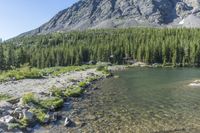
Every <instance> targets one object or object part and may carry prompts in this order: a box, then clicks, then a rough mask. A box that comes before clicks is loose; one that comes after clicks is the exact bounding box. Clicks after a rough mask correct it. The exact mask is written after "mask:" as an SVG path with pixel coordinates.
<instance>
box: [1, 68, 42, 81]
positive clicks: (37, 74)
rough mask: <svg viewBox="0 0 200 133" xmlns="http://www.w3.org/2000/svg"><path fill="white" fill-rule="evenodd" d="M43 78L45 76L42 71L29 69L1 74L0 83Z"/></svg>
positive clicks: (19, 69)
mask: <svg viewBox="0 0 200 133" xmlns="http://www.w3.org/2000/svg"><path fill="white" fill-rule="evenodd" d="M42 77H43V74H42V73H41V71H40V69H37V68H29V67H23V68H18V69H14V70H9V71H3V72H0V82H3V81H8V80H11V79H13V80H20V79H25V78H29V79H35V78H42Z"/></svg>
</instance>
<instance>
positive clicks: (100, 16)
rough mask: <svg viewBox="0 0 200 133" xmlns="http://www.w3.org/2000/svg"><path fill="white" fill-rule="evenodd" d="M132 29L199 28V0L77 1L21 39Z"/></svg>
mask: <svg viewBox="0 0 200 133" xmlns="http://www.w3.org/2000/svg"><path fill="white" fill-rule="evenodd" d="M135 26H145V27H146V26H150V27H181V26H183V27H200V0H80V1H79V2H77V3H75V4H74V5H72V6H71V7H69V8H67V9H65V10H62V11H60V12H59V13H58V14H56V15H55V16H54V17H53V18H52V19H51V20H50V21H49V22H47V23H45V24H43V25H42V26H40V27H39V28H37V29H35V30H32V31H29V32H26V33H23V34H21V36H27V35H38V34H47V33H51V32H61V31H71V30H85V29H96V28H126V27H135Z"/></svg>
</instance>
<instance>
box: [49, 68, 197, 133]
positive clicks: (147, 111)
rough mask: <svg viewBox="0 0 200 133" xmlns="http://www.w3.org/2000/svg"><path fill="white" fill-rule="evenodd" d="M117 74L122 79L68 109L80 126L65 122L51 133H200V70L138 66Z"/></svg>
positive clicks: (107, 83) (100, 85)
mask: <svg viewBox="0 0 200 133" xmlns="http://www.w3.org/2000/svg"><path fill="white" fill-rule="evenodd" d="M115 75H119V77H120V78H109V79H106V80H103V81H99V82H98V83H97V86H98V88H99V89H97V90H95V91H89V92H88V93H87V94H86V96H85V97H84V98H82V99H77V102H74V103H72V110H73V111H71V112H70V111H63V115H64V116H67V115H69V114H70V115H71V118H72V120H73V121H74V122H75V125H74V127H71V128H68V129H67V128H64V127H63V125H62V122H61V124H58V125H54V126H50V127H48V131H49V132H75V133H79V132H80V133H82V132H86V133H90V132H91V133H93V132H94V133H96V132H100V133H104V132H105V133H107V132H108V133H110V132H113V133H116V132H117V133H118V132H121V133H129V132H130V133H200V87H190V86H188V84H189V83H190V82H192V81H194V80H196V79H200V69H196V68H183V69H181V68H178V69H172V68H165V69H163V68H133V69H128V70H126V71H120V72H117V73H115ZM45 130H46V129H45ZM46 131H47V130H46Z"/></svg>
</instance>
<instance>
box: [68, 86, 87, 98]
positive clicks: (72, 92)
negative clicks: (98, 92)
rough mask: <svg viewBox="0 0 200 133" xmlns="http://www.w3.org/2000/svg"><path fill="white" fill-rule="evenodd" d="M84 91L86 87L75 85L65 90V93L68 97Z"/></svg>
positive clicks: (76, 95) (78, 94)
mask: <svg viewBox="0 0 200 133" xmlns="http://www.w3.org/2000/svg"><path fill="white" fill-rule="evenodd" d="M83 92H84V89H82V88H80V87H74V88H67V89H66V91H65V92H64V95H65V96H66V97H79V96H80V95H81V94H82V93H83Z"/></svg>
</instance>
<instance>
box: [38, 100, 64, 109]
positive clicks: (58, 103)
mask: <svg viewBox="0 0 200 133" xmlns="http://www.w3.org/2000/svg"><path fill="white" fill-rule="evenodd" d="M39 104H40V106H41V107H43V108H46V109H50V108H52V107H53V108H54V109H57V108H60V107H62V105H63V104H64V100H63V99H62V98H60V97H53V98H50V99H46V100H41V101H40V102H39Z"/></svg>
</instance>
